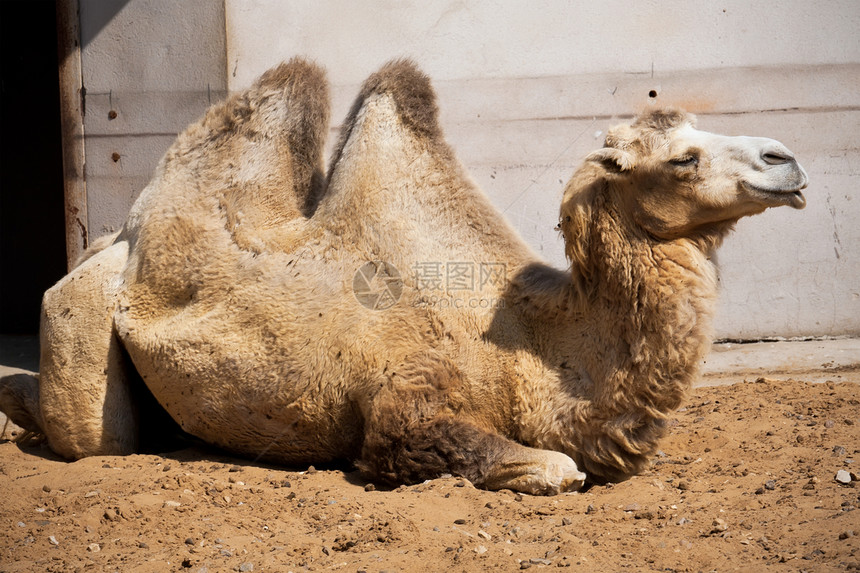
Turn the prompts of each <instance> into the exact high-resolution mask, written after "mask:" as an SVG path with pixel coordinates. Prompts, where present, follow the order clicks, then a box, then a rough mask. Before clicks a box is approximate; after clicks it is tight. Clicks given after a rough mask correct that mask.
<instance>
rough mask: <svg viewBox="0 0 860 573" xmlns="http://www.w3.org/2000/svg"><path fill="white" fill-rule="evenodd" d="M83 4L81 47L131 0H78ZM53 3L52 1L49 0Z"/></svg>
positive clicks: (96, 34) (97, 33)
mask: <svg viewBox="0 0 860 573" xmlns="http://www.w3.org/2000/svg"><path fill="white" fill-rule="evenodd" d="M60 1H63V0H60ZM66 1H67V0H66ZM79 1H80V3H81V4H85V6H84V7H82V9H85V10H86V11H87V17H86V19H85V20H84V21H83V22H81V47H82V48H84V47H86V46H87V44H89V43H90V42H91V41H92V40H93V39H94V38H95V37H96V36H98V35H99V32H101V31H102V30H103V29H104V27H105V26H107V25H108V23H110V21H111V20H113V17H114V16H116V15H117V14H119V13H120V12H121V11H122V9H123V8H125V7H126V5H127V4H128V3H129V2H131V0H79ZM50 3H51V4H53V1H51V2H50Z"/></svg>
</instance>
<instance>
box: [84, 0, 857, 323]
mask: <svg viewBox="0 0 860 573" xmlns="http://www.w3.org/2000/svg"><path fill="white" fill-rule="evenodd" d="M82 2H83V4H84V6H86V5H88V4H89V5H91V6H93V5H99V4H100V3H98V2H97V1H96V0H82ZM219 10H221V5H220V3H217V2H206V1H195V2H182V3H174V2H170V1H168V0H162V1H161V2H156V1H155V0H132V1H131V2H130V3H129V5H128V6H127V7H126V8H125V9H123V10H122V11H121V12H119V14H118V15H117V17H115V18H114V19H113V20H111V21H110V23H109V24H108V26H107V27H106V28H105V31H107V35H108V36H109V37H108V38H106V39H105V40H104V47H99V49H98V50H96V49H95V48H91V47H89V46H87V47H85V50H84V54H83V66H84V69H85V75H86V74H87V73H89V74H91V75H90V76H88V81H92V82H93V84H92V85H93V86H98V93H99V94H100V95H99V98H100V99H99V100H98V103H93V104H92V105H97V106H98V108H97V109H98V111H97V112H95V115H94V116H93V119H90V109H89V108H88V112H87V128H88V131H87V164H88V185H89V186H90V187H89V191H90V228H91V229H92V231H93V232H94V233H95V234H99V233H100V232H102V229H104V230H107V229H109V228H113V227H115V226H117V225H119V224H120V223H121V220H122V218H123V217H122V215H123V214H124V211H125V210H127V207H128V205H130V202H131V199H133V197H134V196H135V193H137V192H138V191H139V190H140V189H141V188H142V187H143V184H145V180H146V179H147V177H148V174H149V172H150V171H151V165H154V162H155V160H157V155H159V154H160V152H159V153H157V149H160V150H161V151H162V152H163V149H166V147H167V145H168V144H169V142H170V140H171V139H172V134H173V133H175V132H177V131H179V128H177V127H176V126H178V125H180V124H182V123H183V122H185V123H187V121H190V120H191V119H192V118H193V117H194V116H195V115H197V114H198V113H199V111H201V110H202V108H203V107H205V104H206V103H207V102H208V99H209V98H208V95H207V94H208V93H209V91H210V90H211V91H212V92H213V93H214V92H217V91H219V90H223V89H225V88H227V89H229V91H236V90H240V89H242V88H245V87H247V86H248V85H249V84H250V83H251V82H252V81H253V79H254V78H255V77H256V76H258V75H259V74H260V73H262V72H263V71H264V70H265V69H267V68H268V67H270V66H271V65H274V64H276V63H277V62H279V61H281V60H283V59H287V58H289V57H291V56H293V55H296V54H301V55H306V56H310V57H312V58H314V59H316V60H317V61H318V62H319V63H321V64H322V65H324V66H325V67H326V68H327V69H328V70H329V77H330V80H331V81H332V83H333V96H334V107H333V111H334V113H333V118H334V121H335V122H336V123H337V122H339V121H340V119H341V118H343V117H344V115H345V114H346V111H347V109H348V107H349V104H350V102H351V100H352V98H353V97H354V96H355V94H356V91H357V88H358V85H359V84H360V82H361V81H362V80H363V79H364V78H365V77H366V76H367V75H368V74H370V73H372V72H373V71H374V70H375V69H377V68H378V67H379V66H380V65H381V64H382V63H384V62H385V61H387V60H389V59H391V58H394V57H399V56H408V57H412V58H414V59H415V60H416V61H417V62H418V63H419V64H420V66H421V67H422V68H423V69H424V70H425V71H426V72H427V73H428V74H429V75H430V76H431V77H432V78H434V82H435V85H436V88H437V92H438V94H439V100H440V107H441V109H442V121H443V124H444V127H445V130H446V134H447V136H448V139H449V141H450V142H451V143H452V144H453V146H454V147H455V149H456V150H457V153H458V155H459V157H460V159H461V160H462V161H463V163H464V164H465V165H466V166H467V168H468V169H469V171H470V172H471V173H472V174H473V176H474V178H475V179H476V181H477V182H478V183H479V184H480V185H481V186H482V187H483V188H484V189H485V190H486V191H487V193H488V194H489V195H490V197H491V199H492V200H493V201H494V202H495V203H496V205H497V206H498V207H499V208H500V209H501V210H502V211H504V212H505V214H506V215H507V216H508V217H509V218H510V219H511V221H512V222H513V223H514V225H515V226H516V227H517V228H518V229H519V231H520V233H521V234H522V235H523V237H524V238H525V239H526V240H527V241H529V242H530V243H531V244H532V245H533V246H534V247H535V248H536V249H538V250H539V251H540V252H542V253H543V255H544V256H545V257H546V258H547V259H548V260H549V261H551V262H552V263H554V264H556V265H558V266H565V261H564V257H563V254H562V245H561V242H560V241H559V238H558V235H557V233H556V232H555V230H554V226H555V225H556V222H557V213H558V204H559V201H560V196H561V190H562V188H563V184H564V182H565V181H566V180H567V178H568V177H569V176H570V174H571V173H572V171H573V170H574V169H575V168H576V166H577V164H578V163H579V162H580V161H581V159H582V157H584V156H585V155H586V154H587V153H588V152H589V151H590V150H592V149H594V148H596V147H599V146H600V145H601V143H602V138H603V135H604V134H605V132H606V129H607V128H608V127H609V126H610V125H612V124H614V123H617V122H618V121H621V120H624V119H626V118H628V117H630V116H631V114H632V113H633V112H634V111H635V110H637V109H640V108H642V107H644V106H648V105H654V104H675V105H681V106H684V107H686V108H687V109H689V110H691V111H693V112H695V113H697V114H698V115H699V125H700V127H702V128H704V129H707V130H710V131H717V132H722V133H726V134H734V135H740V134H747V135H764V136H768V137H773V138H776V139H779V140H781V141H782V142H784V143H785V144H786V145H788V147H789V148H790V149H792V150H793V151H795V153H797V155H798V157H799V158H800V160H801V163H802V164H803V165H804V166H805V167H806V169H807V171H808V172H809V175H810V179H811V184H810V188H809V190H808V194H807V197H808V201H809V206H808V207H807V209H806V210H804V211H791V210H789V209H787V208H782V209H777V210H771V211H769V212H767V213H766V214H764V215H761V216H759V217H756V218H752V219H748V220H744V221H742V222H741V223H740V224H739V226H738V230H737V232H736V233H735V234H734V235H733V236H732V237H731V238H730V239H729V240H728V241H727V243H726V244H725V245H724V247H723V249H722V250H721V251H720V254H719V264H720V267H721V276H722V285H723V293H722V299H721V308H720V312H719V315H718V321H717V330H718V336H720V337H727V338H760V337H773V336H779V337H794V336H821V335H829V336H832V335H843V334H860V255H858V253H860V224H858V221H860V198H858V197H856V196H855V193H854V189H856V188H857V183H858V175H860V172H858V168H857V165H858V164H860V161H858V160H860V157H858V155H860V152H858V147H860V146H858V139H860V136H858V134H860V89H858V87H860V41H858V40H857V30H858V29H860V4H858V3H856V2H855V1H854V0H843V1H838V0H831V1H828V2H816V3H811V2H806V1H801V0H797V1H785V2H777V3H775V4H774V3H760V2H755V3H750V2H745V1H741V0H726V1H724V2H721V3H712V2H704V1H702V2H689V1H660V2H656V1H643V2H632V1H631V2H621V1H617V0H611V1H604V2H600V3H594V2H587V1H574V2H561V1H555V2H552V1H546V0H530V1H529V2H516V3H512V2H506V3H499V2H492V1H489V0H472V1H470V2H462V1H450V0H449V1H444V0H437V1H426V0H425V1H422V2H394V3H392V2H386V1H384V0H372V1H370V2H348V1H342V2H326V3H316V2H314V3H311V2H298V1H287V0H225V2H224V5H223V14H222V12H220V11H219ZM84 16H85V11H84V10H82V18H84ZM192 16H193V17H192ZM219 18H223V21H222V20H219ZM144 20H147V21H149V22H150V23H151V24H150V25H149V26H150V27H149V28H147V29H146V32H145V33H140V34H137V33H132V32H133V31H134V30H135V29H137V26H139V24H137V22H141V21H144ZM123 21H126V22H128V23H127V24H125V25H122V26H121V25H120V24H121V22H123ZM155 23H158V24H157V25H156V24H155ZM218 26H221V28H219V27H218ZM224 30H226V47H225V46H224V45H223V43H222V44H219V43H218V42H224V39H223V37H224V35H225V33H224ZM102 34H105V32H104V31H103V32H102ZM187 38H192V40H190V41H187V40H186V39H187ZM94 43H95V44H99V45H101V44H102V41H101V35H99V36H98V37H97V38H96V40H95V41H94ZM117 50H119V52H117ZM117 53H120V54H121V55H119V56H118V55H117ZM171 56H172V57H173V58H174V59H172V60H171V59H170V57H171ZM165 63H169V64H170V67H171V69H173V68H175V69H176V70H181V72H180V73H178V74H177V73H175V72H173V71H172V72H170V74H171V75H170V77H171V78H172V79H168V78H163V77H161V76H160V75H159V74H157V73H155V71H156V70H157V69H162V71H163V69H164V68H165ZM225 64H226V77H225V73H224V71H225ZM219 66H220V67H219ZM87 70H89V72H88V71H87ZM124 70H125V71H124ZM137 70H140V71H137ZM219 74H220V75H219ZM144 77H145V78H147V81H143V78H144ZM176 78H178V79H181V80H182V81H181V82H179V83H171V82H174V81H175V79H176ZM219 78H220V81H221V82H222V83H220V84H219V83H218V81H219ZM120 84H122V85H124V86H125V87H124V88H123V89H122V90H119V87H118V86H119V85H120ZM85 85H86V82H85ZM216 85H217V89H216ZM204 86H209V89H206V88H204ZM86 87H87V89H88V94H90V93H91V92H90V91H89V90H91V86H90V85H86ZM111 90H114V91H113V92H112V93H113V96H112V95H111ZM117 90H119V91H120V92H121V93H122V98H121V99H119V100H117V94H118V92H117ZM651 92H654V93H656V97H651V95H649V94H650V93H651ZM90 97H91V96H90V95H88V101H89V100H90ZM212 97H213V99H214V97H215V96H212ZM111 98H113V99H111ZM117 101H119V102H120V104H121V105H122V106H123V111H124V110H125V109H126V107H127V106H128V107H129V109H144V108H149V109H152V107H153V106H154V107H156V108H158V109H162V110H163V111H162V112H159V113H155V114H153V113H151V112H147V116H146V117H145V118H144V117H135V119H134V121H132V119H131V118H129V119H128V120H127V121H128V122H129V126H128V127H126V128H123V129H120V128H119V126H120V125H121V124H119V123H117V121H118V120H119V117H118V118H117V120H112V121H109V120H108V119H107V114H108V112H109V110H110V108H111V106H116V105H118V104H117V103H116V102H117ZM177 102H184V103H182V104H177ZM88 105H89V104H88ZM159 106H160V107H159ZM124 113H126V115H127V116H128V115H130V112H125V111H124ZM120 117H122V116H120ZM90 128H92V131H90ZM333 131H334V130H333ZM146 133H152V134H154V135H149V136H147V135H141V134H146ZM99 135H100V136H102V137H104V136H107V137H104V139H105V140H104V141H101V140H99V139H98V138H97V137H96V136H99ZM331 139H332V140H333V139H334V137H332V138H331ZM120 143H122V144H127V146H128V147H127V148H125V151H120V154H121V159H120V161H119V162H117V163H118V164H119V165H117V163H114V162H113V161H112V160H111V159H110V156H111V154H112V153H113V149H114V148H116V147H117V146H118V145H119V144H120ZM91 148H92V150H93V152H94V153H95V154H96V158H95V159H93V161H98V163H97V164H94V166H93V168H92V176H94V177H96V180H94V181H91V180H90V179H89V177H90V173H91V172H90V167H89V165H90V161H91V159H90V157H91V156H90V149H91ZM133 154H135V157H134V158H132V155H133ZM127 158H128V159H127Z"/></svg>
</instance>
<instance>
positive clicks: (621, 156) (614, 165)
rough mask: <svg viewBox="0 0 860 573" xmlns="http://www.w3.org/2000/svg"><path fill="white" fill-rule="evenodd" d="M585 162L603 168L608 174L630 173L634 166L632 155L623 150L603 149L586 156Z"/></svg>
mask: <svg viewBox="0 0 860 573" xmlns="http://www.w3.org/2000/svg"><path fill="white" fill-rule="evenodd" d="M585 160H586V161H590V162H592V163H597V164H599V165H601V166H603V168H604V169H606V171H608V172H609V173H618V172H620V171H632V170H633V167H634V166H635V162H634V160H633V155H632V154H631V153H629V152H627V151H624V150H623V149H617V148H615V147H604V148H602V149H598V150H597V151H595V152H593V153H591V154H589V155H588V157H586V158H585Z"/></svg>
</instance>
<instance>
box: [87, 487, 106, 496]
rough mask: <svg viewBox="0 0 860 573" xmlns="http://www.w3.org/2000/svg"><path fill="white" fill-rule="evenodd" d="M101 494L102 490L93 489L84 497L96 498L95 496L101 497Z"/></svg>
mask: <svg viewBox="0 0 860 573" xmlns="http://www.w3.org/2000/svg"><path fill="white" fill-rule="evenodd" d="M101 494H102V490H100V489H94V490H93V491H88V492H87V494H86V495H85V496H84V497H96V496H97V495H101Z"/></svg>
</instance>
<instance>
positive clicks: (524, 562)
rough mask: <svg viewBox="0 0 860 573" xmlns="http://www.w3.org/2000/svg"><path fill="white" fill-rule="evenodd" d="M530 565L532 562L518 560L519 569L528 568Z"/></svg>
mask: <svg viewBox="0 0 860 573" xmlns="http://www.w3.org/2000/svg"><path fill="white" fill-rule="evenodd" d="M531 566H532V564H531V563H529V562H528V561H521V562H520V569H528V568H529V567H531Z"/></svg>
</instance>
